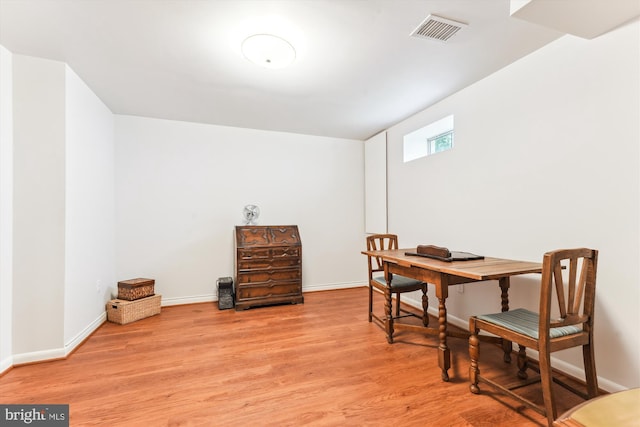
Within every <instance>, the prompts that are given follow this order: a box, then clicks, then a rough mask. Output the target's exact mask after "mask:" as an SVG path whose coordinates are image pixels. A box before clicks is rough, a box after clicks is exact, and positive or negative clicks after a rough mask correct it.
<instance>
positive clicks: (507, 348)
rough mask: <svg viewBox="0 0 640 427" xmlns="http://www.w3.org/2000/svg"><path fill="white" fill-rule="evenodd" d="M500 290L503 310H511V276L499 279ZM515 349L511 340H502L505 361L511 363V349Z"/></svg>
mask: <svg viewBox="0 0 640 427" xmlns="http://www.w3.org/2000/svg"><path fill="white" fill-rule="evenodd" d="M498 283H499V285H500V290H501V291H502V292H501V293H500V300H501V303H502V311H508V310H509V287H510V286H511V284H510V282H509V277H503V278H501V279H500V280H499V282H498ZM512 350H513V345H512V343H511V341H507V340H505V339H503V340H502V351H503V352H504V356H503V358H504V361H505V363H511V351H512Z"/></svg>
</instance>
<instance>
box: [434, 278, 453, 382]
mask: <svg viewBox="0 0 640 427" xmlns="http://www.w3.org/2000/svg"><path fill="white" fill-rule="evenodd" d="M440 282H442V283H439V284H436V296H437V297H438V338H439V341H440V343H439V345H438V366H440V369H442V381H449V373H448V372H447V371H448V370H449V367H450V366H451V351H450V350H449V347H448V346H447V305H446V301H447V296H448V295H449V288H448V281H447V280H446V277H441V279H440Z"/></svg>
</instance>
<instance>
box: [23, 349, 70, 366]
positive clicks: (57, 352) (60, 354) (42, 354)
mask: <svg viewBox="0 0 640 427" xmlns="http://www.w3.org/2000/svg"><path fill="white" fill-rule="evenodd" d="M65 356H66V354H65V351H64V348H52V349H48V350H39V351H31V352H29V353H20V354H14V355H13V364H14V365H22V364H24V363H33V362H44V361H47V360H54V359H64V358H65Z"/></svg>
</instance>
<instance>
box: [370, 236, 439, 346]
mask: <svg viewBox="0 0 640 427" xmlns="http://www.w3.org/2000/svg"><path fill="white" fill-rule="evenodd" d="M390 249H398V236H397V235H395V234H373V235H370V236H367V250H369V251H378V250H390ZM367 258H368V265H369V322H372V321H373V320H375V321H376V322H377V323H378V324H379V325H381V326H382V327H383V328H384V329H385V331H386V333H387V341H388V342H389V343H390V344H391V343H393V322H394V321H396V320H398V319H401V318H403V317H408V316H413V317H419V318H421V320H422V324H423V325H424V326H428V325H429V315H428V313H427V309H428V307H429V299H428V297H427V284H426V283H425V282H421V281H419V280H415V279H410V278H408V277H404V276H400V275H398V274H394V275H393V276H392V280H391V286H388V285H387V281H386V280H385V277H384V274H380V273H382V272H384V265H383V263H382V259H381V258H379V257H375V256H368V257H367ZM374 289H377V290H378V291H380V292H382V294H383V295H384V298H385V302H384V308H385V315H384V317H383V316H380V315H377V314H376V313H374V311H373V294H374ZM418 290H420V291H422V314H421V315H420V316H418V315H417V314H415V313H413V312H411V311H409V310H405V309H403V308H402V307H401V306H400V294H402V293H405V292H413V291H418ZM394 295H395V298H396V304H395V305H396V310H395V314H393V306H392V299H393V296H394Z"/></svg>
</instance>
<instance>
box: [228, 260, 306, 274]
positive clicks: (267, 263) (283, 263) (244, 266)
mask: <svg viewBox="0 0 640 427" xmlns="http://www.w3.org/2000/svg"><path fill="white" fill-rule="evenodd" d="M299 264H300V258H274V259H253V260H250V261H238V269H239V270H240V271H241V272H242V270H269V269H273V268H282V267H295V266H297V265H299Z"/></svg>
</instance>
